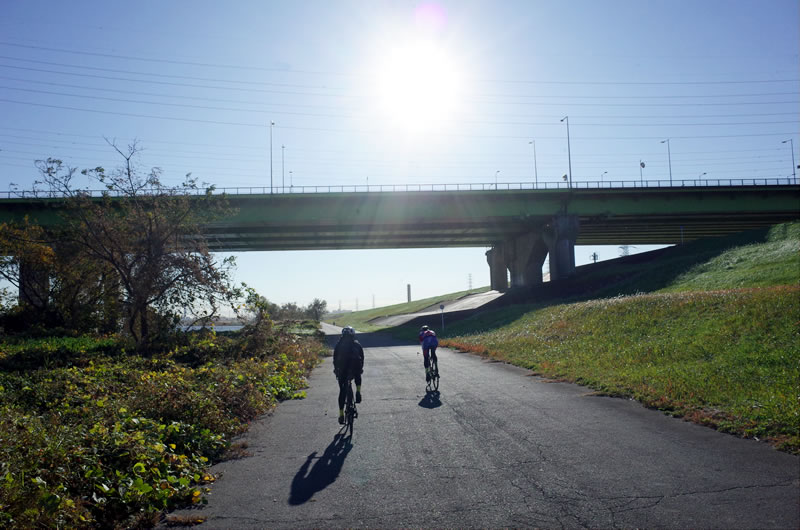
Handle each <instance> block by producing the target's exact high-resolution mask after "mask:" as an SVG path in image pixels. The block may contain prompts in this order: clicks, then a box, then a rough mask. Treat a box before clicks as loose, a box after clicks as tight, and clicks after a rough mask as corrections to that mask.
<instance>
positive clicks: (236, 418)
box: [0, 331, 325, 528]
mask: <svg viewBox="0 0 800 530" xmlns="http://www.w3.org/2000/svg"><path fill="white" fill-rule="evenodd" d="M244 346H246V343H245V342H243V340H240V339H236V338H229V337H225V336H217V335H215V334H209V335H205V336H198V337H196V338H195V339H193V340H191V341H190V342H189V343H188V344H186V345H184V346H181V347H176V348H175V349H173V350H172V351H168V352H165V353H163V354H161V355H154V356H152V357H149V358H144V357H140V356H135V355H126V353H125V351H123V349H122V348H123V346H122V343H121V342H119V341H118V340H117V339H114V338H99V339H92V338H86V337H82V338H59V339H53V338H51V339H42V340H28V341H23V342H21V343H2V344H0V527H3V526H10V527H16V528H29V527H103V528H108V527H117V526H124V527H136V526H143V527H147V526H152V524H153V523H154V521H156V520H157V518H158V517H159V514H160V512H162V511H163V510H167V509H171V508H174V507H177V506H182V505H187V504H192V503H199V502H203V493H204V491H205V488H206V487H207V485H208V484H209V483H211V482H213V480H214V477H213V476H211V475H210V474H209V472H208V469H209V467H210V465H211V463H212V462H214V461H216V460H219V459H220V458H222V457H223V455H224V454H225V451H226V449H227V448H228V447H229V446H230V443H231V439H232V437H233V436H235V435H236V434H238V433H240V432H242V431H243V430H244V429H245V428H246V426H247V423H248V422H249V421H250V420H252V419H253V418H255V417H256V416H258V415H260V414H263V413H264V412H266V411H268V410H269V409H270V408H271V407H272V406H274V404H275V403H276V402H277V401H278V400H282V399H291V398H293V397H301V396H302V395H303V393H302V391H301V389H302V388H304V386H305V375H306V374H307V372H308V370H310V369H311V368H312V367H313V366H314V365H315V364H316V363H317V361H318V359H319V356H320V355H321V354H322V353H323V352H324V351H325V347H324V346H323V344H322V343H321V342H319V341H318V340H317V339H315V338H314V337H298V336H296V335H294V334H288V333H283V332H275V331H273V332H271V335H270V336H269V337H268V340H267V341H266V342H265V347H263V348H261V349H259V350H257V351H253V350H252V349H247V348H246V347H244ZM33 366H36V368H33Z"/></svg>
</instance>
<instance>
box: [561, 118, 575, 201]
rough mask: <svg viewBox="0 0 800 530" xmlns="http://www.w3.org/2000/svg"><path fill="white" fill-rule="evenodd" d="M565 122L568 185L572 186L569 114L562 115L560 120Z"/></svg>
mask: <svg viewBox="0 0 800 530" xmlns="http://www.w3.org/2000/svg"><path fill="white" fill-rule="evenodd" d="M564 120H566V122H567V160H568V161H569V187H570V188H572V150H571V149H570V146H569V116H564V117H563V118H561V121H564Z"/></svg>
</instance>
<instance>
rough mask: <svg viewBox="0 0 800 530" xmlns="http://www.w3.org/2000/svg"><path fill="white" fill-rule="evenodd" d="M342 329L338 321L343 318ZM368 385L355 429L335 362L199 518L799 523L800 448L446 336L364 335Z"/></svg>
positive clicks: (230, 524)
mask: <svg viewBox="0 0 800 530" xmlns="http://www.w3.org/2000/svg"><path fill="white" fill-rule="evenodd" d="M328 329H330V328H328ZM359 339H360V340H361V342H362V344H363V345H364V346H365V347H366V350H365V352H366V362H365V369H364V383H363V389H362V390H363V394H364V401H363V403H362V404H360V405H359V408H358V411H359V416H358V418H357V419H356V422H355V429H354V434H353V436H352V437H348V438H345V437H344V436H342V435H341V434H340V432H341V431H340V426H339V425H338V423H337V421H336V418H337V405H336V396H337V391H338V387H337V386H336V381H335V379H334V376H333V373H332V370H333V368H332V360H331V359H330V358H328V359H326V360H325V362H323V363H322V364H321V365H320V366H319V367H317V368H316V369H315V370H314V372H313V374H312V375H311V377H310V379H309V384H310V387H309V389H308V391H307V392H308V397H307V398H306V399H303V400H296V401H288V402H284V403H282V404H280V405H279V406H278V407H277V408H276V409H275V411H274V412H273V413H272V414H270V415H268V416H265V417H264V418H262V419H260V420H259V421H256V422H254V423H253V425H252V427H251V429H250V431H249V432H248V434H247V435H246V436H245V438H244V441H245V442H246V443H247V444H248V448H247V451H249V452H250V453H251V456H246V457H244V458H241V459H238V460H232V461H228V462H224V463H222V464H219V465H217V466H215V467H214V471H215V472H217V473H221V477H220V479H219V480H218V481H217V482H216V483H215V484H214V485H213V487H212V493H211V494H210V495H209V497H208V499H209V504H208V506H206V507H204V508H202V509H200V510H196V511H191V512H187V511H183V512H177V514H176V515H186V514H187V513H192V514H193V515H202V516H204V517H207V521H206V522H205V523H203V525H202V526H200V527H199V528H201V529H211V528H237V529H238V528H283V527H287V528H310V527H316V528H330V527H409V526H413V527H482V528H484V527H543V528H563V527H567V528H582V527H589V528H615V527H623V528H632V527H647V528H798V527H800V515H799V512H800V458H798V457H795V456H791V455H788V454H785V453H781V452H778V451H776V450H774V449H772V448H771V447H770V446H768V445H767V444H765V443H759V442H756V441H754V440H743V439H739V438H736V437H734V436H730V435H726V434H721V433H718V432H716V431H714V430H712V429H708V428H705V427H700V426H697V425H693V424H690V423H687V422H684V421H681V420H680V419H675V418H670V417H667V416H665V415H663V414H661V413H659V412H657V411H653V410H648V409H645V408H644V407H642V406H641V405H639V404H638V403H636V402H634V401H629V400H623V399H613V398H605V397H597V396H592V395H591V394H590V391H589V390H588V389H586V388H584V387H580V386H577V385H570V384H564V383H550V382H547V381H545V380H543V379H541V378H538V377H535V376H531V374H530V372H528V371H526V370H522V369H519V368H515V367H513V366H509V365H505V364H502V363H496V362H490V361H487V360H485V359H482V358H480V357H478V356H474V355H469V354H461V353H456V352H453V351H449V350H445V349H440V350H439V354H438V355H439V366H440V372H441V387H440V392H439V394H438V395H434V394H426V392H425V380H424V373H423V368H422V356H421V355H419V354H418V352H419V351H420V349H419V347H417V346H414V345H413V342H414V340H415V338H414V337H411V340H410V341H409V343H408V344H409V345H400V344H397V343H395V342H393V341H392V340H390V339H387V338H385V337H381V336H377V335H375V336H370V335H361V336H359Z"/></svg>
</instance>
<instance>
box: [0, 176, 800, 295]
mask: <svg viewBox="0 0 800 530" xmlns="http://www.w3.org/2000/svg"><path fill="white" fill-rule="evenodd" d="M228 200H229V202H230V206H231V207H232V211H234V212H235V213H233V214H232V215H231V216H229V217H227V218H225V219H223V220H221V221H218V222H215V223H209V224H208V225H206V226H204V227H202V229H203V232H204V234H205V235H206V236H208V239H209V246H210V248H211V250H212V251H217V252H237V251H268V250H338V249H378V248H387V249H388V248H431V247H437V248H442V247H485V248H489V249H490V251H489V252H488V253H487V262H488V264H489V267H490V277H491V278H492V287H493V288H496V289H500V290H504V289H506V288H507V287H508V282H507V276H508V274H509V272H510V275H511V279H512V285H517V286H524V285H529V284H531V283H537V282H540V281H541V276H542V275H541V267H542V263H543V262H544V259H545V258H546V257H547V256H548V255H549V256H550V273H551V279H558V278H560V277H564V276H568V275H570V274H571V273H572V271H573V270H574V267H575V257H574V247H575V245H638V244H640V245H644V244H678V243H681V242H686V241H691V240H695V239H701V238H708V237H717V236H724V235H728V234H732V233H737V232H742V231H745V230H750V229H754V228H760V227H766V226H771V225H774V224H777V223H782V222H787V221H793V220H796V219H798V218H800V186H797V185H758V186H730V187H697V188H694V187H680V188H678V187H674V188H638V189H637V188H622V189H611V188H604V189H572V190H555V189H553V190H481V191H455V192H454V191H426V192H385V193H384V192H379V193H372V192H357V193H319V194H317V193H315V194H278V195H233V196H229V197H228ZM58 208H59V200H58V199H55V200H49V201H36V200H30V199H28V200H17V199H8V200H0V222H4V221H13V220H21V219H22V218H23V217H24V216H25V215H29V216H30V217H31V219H32V220H34V221H38V222H40V223H41V224H42V225H43V226H48V224H53V223H57V222H59V221H58V220H57V215H56V213H57V211H58Z"/></svg>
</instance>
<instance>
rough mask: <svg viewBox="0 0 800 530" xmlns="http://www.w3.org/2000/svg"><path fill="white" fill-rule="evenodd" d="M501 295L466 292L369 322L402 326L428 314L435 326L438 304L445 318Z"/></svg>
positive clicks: (388, 325)
mask: <svg viewBox="0 0 800 530" xmlns="http://www.w3.org/2000/svg"><path fill="white" fill-rule="evenodd" d="M503 295H504V293H500V292H498V291H487V292H484V293H476V294H468V295H466V296H462V297H461V298H459V299H458V300H451V301H448V302H443V303H442V304H434V305H432V306H430V307H426V308H424V309H422V310H420V311H419V312H417V313H407V314H404V315H392V316H388V317H381V318H376V319H375V320H373V321H371V324H374V325H376V326H383V327H394V326H402V325H403V324H405V323H406V322H408V321H410V320H413V319H415V318H417V317H421V316H426V315H429V316H430V317H431V325H432V326H437V325H438V323H439V315H440V314H441V309H440V308H439V306H440V305H444V314H445V318H447V313H451V312H454V311H464V310H468V309H477V308H479V307H481V306H482V305H484V304H488V303H489V302H491V301H492V300H495V299H496V298H500V297H501V296H503Z"/></svg>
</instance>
